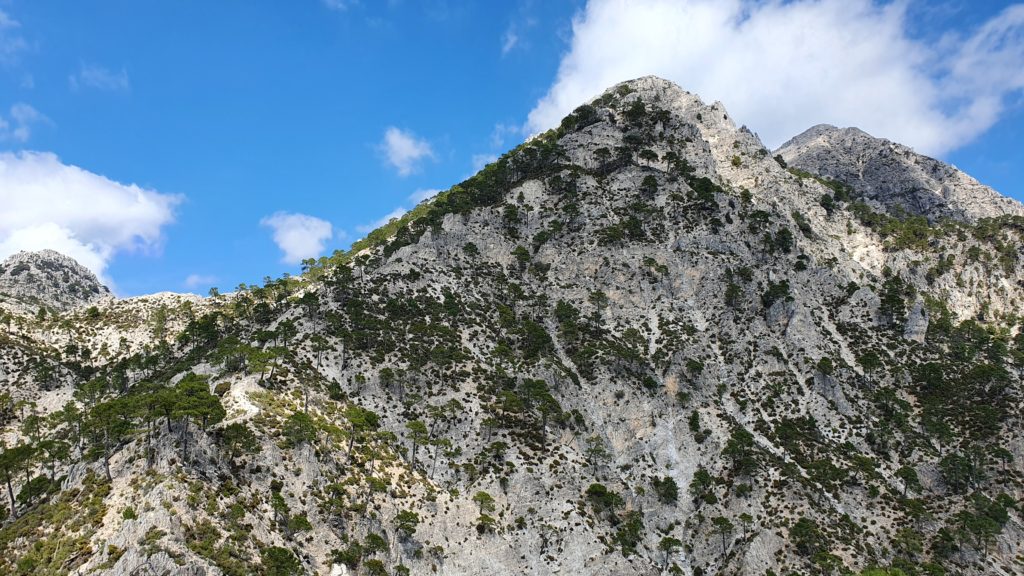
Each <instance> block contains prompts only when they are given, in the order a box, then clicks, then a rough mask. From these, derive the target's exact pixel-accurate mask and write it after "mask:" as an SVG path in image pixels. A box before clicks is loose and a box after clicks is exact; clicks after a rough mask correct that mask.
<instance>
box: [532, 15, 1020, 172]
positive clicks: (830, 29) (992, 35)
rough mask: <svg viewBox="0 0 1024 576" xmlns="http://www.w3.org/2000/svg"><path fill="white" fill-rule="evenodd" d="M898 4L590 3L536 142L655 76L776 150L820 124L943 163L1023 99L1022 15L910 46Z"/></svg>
mask: <svg viewBox="0 0 1024 576" xmlns="http://www.w3.org/2000/svg"><path fill="white" fill-rule="evenodd" d="M906 6H907V3H906V2H889V3H881V4H876V3H873V2H871V0H792V1H789V2H782V1H779V0H771V1H767V2H762V1H755V0H722V1H719V0H675V1H673V0H590V1H589V2H588V4H587V6H586V7H585V8H584V9H583V10H582V11H581V12H580V13H579V14H578V15H577V16H576V18H575V19H574V21H573V37H572V43H571V47H570V50H569V52H568V53H567V54H566V55H565V56H564V58H563V59H562V62H561V64H560V66H559V71H558V75H557V78H556V80H555V82H554V85H553V86H552V87H551V88H550V90H549V92H548V93H547V95H545V96H544V97H543V98H542V99H541V100H540V101H539V102H538V103H537V105H536V107H535V108H534V109H533V110H532V111H531V112H530V115H529V119H528V121H527V128H528V129H529V130H530V131H533V132H539V131H542V130H545V129H547V128H550V127H552V126H555V125H557V124H558V122H559V121H560V120H561V118H562V117H563V116H564V115H565V114H567V113H568V112H570V111H571V110H572V109H573V108H574V107H576V106H578V105H579V104H581V103H582V102H584V101H586V100H588V99H590V98H592V97H594V96H596V95H597V94H599V93H600V92H601V91H602V90H603V89H605V88H607V87H609V86H611V85H613V84H615V83H617V82H620V81H622V80H627V79H630V78H636V77H639V76H644V75H647V74H656V75H659V76H662V77H665V78H667V79H669V80H672V81H674V82H676V83H678V84H679V85H681V86H682V87H683V88H684V89H686V90H690V91H693V92H696V93H697V94H699V95H700V96H701V97H702V98H703V99H705V100H706V101H714V100H721V101H722V102H723V103H724V104H725V105H726V107H727V109H728V110H729V112H730V114H731V115H732V116H733V117H734V118H737V119H738V120H739V121H740V122H742V123H746V124H748V125H749V126H750V127H751V128H752V129H753V130H755V131H757V132H758V133H759V134H760V135H761V136H762V139H763V140H764V141H765V143H766V144H767V145H769V146H771V147H775V146H778V145H779V144H781V143H782V142H783V141H785V140H786V139H787V138H789V137H791V136H794V135H796V134H798V133H799V132H801V131H803V130H804V129H806V128H808V127H810V126H812V125H814V124H818V123H823V122H824V123H830V124H836V125H839V126H858V127H860V128H862V129H864V130H866V131H867V132H870V133H872V134H874V135H876V136H882V137H886V138H890V139H893V140H896V141H899V142H902V143H905V144H908V145H911V146H914V147H916V148H917V149H919V150H921V151H922V152H925V153H930V154H942V153H944V152H947V151H949V150H952V149H954V148H956V147H957V146H960V145H963V144H965V143H967V142H969V141H970V140H972V139H973V138H975V137H977V136H978V135H979V134H981V133H983V132H984V131H985V130H987V129H988V128H989V127H991V126H992V124H993V123H994V122H996V120H997V119H998V118H999V116H1000V114H1001V113H1002V112H1003V110H1004V101H1005V100H1006V99H1007V97H1009V96H1012V95H1013V94H1015V93H1018V92H1019V91H1020V90H1021V89H1022V88H1024V66H1022V65H1021V63H1022V62H1024V5H1021V4H1017V5H1013V6H1010V7H1008V8H1006V9H1005V10H1004V11H1003V12H1001V13H1000V14H998V15H997V16H995V17H994V18H993V19H992V20H990V21H989V22H988V23H986V24H985V25H983V26H982V27H981V28H979V29H977V30H976V31H974V32H973V33H972V34H970V35H967V36H955V35H951V34H947V35H945V37H944V38H943V39H942V40H941V41H939V42H937V43H934V44H929V43H926V42H925V41H922V40H918V39H915V38H912V37H911V36H910V35H909V33H908V31H907V26H906V13H905V9H906Z"/></svg>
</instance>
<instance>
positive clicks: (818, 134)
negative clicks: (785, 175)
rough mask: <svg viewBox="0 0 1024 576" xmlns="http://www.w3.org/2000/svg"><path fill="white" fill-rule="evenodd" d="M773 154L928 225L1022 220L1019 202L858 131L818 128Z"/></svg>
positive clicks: (953, 169)
mask: <svg viewBox="0 0 1024 576" xmlns="http://www.w3.org/2000/svg"><path fill="white" fill-rule="evenodd" d="M775 154H778V155H781V156H782V158H783V160H785V161H786V163H787V164H788V165H789V166H791V167H793V168H798V169H800V170H804V171H807V172H810V173H811V174H814V175H817V176H821V177H824V178H828V179H831V180H836V181H839V182H842V183H844V184H847V185H849V186H850V187H852V188H853V190H854V191H855V193H856V194H857V195H859V196H862V197H863V198H865V199H867V200H870V201H872V202H875V203H877V204H878V205H881V206H883V207H885V208H886V209H887V210H889V211H890V212H891V211H893V210H894V209H900V210H903V211H904V212H906V213H909V214H912V215H920V216H925V217H927V218H928V219H929V220H930V221H933V222H934V221H936V220H938V219H941V218H953V219H957V220H965V221H968V222H974V221H977V220H978V219H981V218H992V217H996V216H1003V215H1016V216H1022V215H1024V205H1021V203H1020V202H1018V201H1016V200H1013V199H1011V198H1007V197H1006V196H1002V195H1000V194H999V193H998V192H996V191H995V190H992V189H991V188H989V187H988V186H985V185H983V184H981V183H980V182H978V181H977V180H975V179H974V178H972V177H970V176H968V175H967V174H965V173H963V172H961V171H960V170H958V169H957V168H956V167H955V166H951V165H949V164H946V163H943V162H941V161H939V160H936V159H934V158H929V157H928V156H924V155H922V154H918V153H916V152H914V150H913V149H911V148H909V147H907V146H904V145H902V144H897V143H895V142H890V141H888V140H884V139H881V138H874V137H872V136H871V135H869V134H867V133H866V132H864V131H862V130H859V129H857V128H836V127H835V126H829V125H827V124H819V125H818V126H814V127H813V128H810V129H808V130H807V131H805V132H803V133H802V134H800V135H799V136H796V137H795V138H793V139H792V140H790V141H788V142H786V143H785V144H783V145H782V146H781V147H780V148H779V149H778V150H776V151H775Z"/></svg>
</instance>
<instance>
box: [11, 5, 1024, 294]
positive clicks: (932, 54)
mask: <svg viewBox="0 0 1024 576" xmlns="http://www.w3.org/2000/svg"><path fill="white" fill-rule="evenodd" d="M851 6H852V8H851ZM1017 8H1018V7H1016V6H1013V5H1012V3H1009V2H941V3H921V2H909V3H900V4H896V5H893V4H879V3H872V2H870V1H868V0H858V1H844V2H839V1H838V0H825V1H824V2H810V1H807V0H797V1H793V2H785V3H779V2H744V1H742V0H734V1H731V2H730V1H726V2H710V0H679V1H675V2H673V1H669V0H635V1H633V2H625V1H624V0H590V1H589V2H587V1H584V0H579V1H571V0H565V1H547V2H540V1H533V2H531V1H520V2H501V3H499V2H474V3H471V2H454V1H439V0H435V1H430V0H423V1H415V2H414V1H412V0H393V1H391V2H370V1H369V0H362V1H360V2H355V1H346V2H342V1H340V0H330V1H328V0H294V1H290V2H278V1H272V0H263V1H251V2H242V1H227V0H226V1H217V2H209V1H199V0H187V1H175V2H171V1H163V2H160V1H155V0H152V1H144V2H140V1H138V0H109V1H105V2H66V1H56V0H32V1H28V0H0V154H3V156H0V164H5V165H6V169H5V170H0V202H3V203H6V204H7V205H8V207H12V206H13V207H14V208H10V209H9V210H6V211H7V212H8V215H7V216H4V215H3V213H2V212H4V211H5V209H4V208H3V206H0V252H3V251H4V250H5V249H6V250H7V251H8V252H9V251H11V250H14V249H15V248H42V247H54V248H58V249H64V250H65V251H67V252H71V253H72V255H73V256H76V257H78V258H79V259H80V260H83V261H84V263H86V264H87V265H89V266H90V267H92V268H93V269H95V270H97V271H98V272H100V273H101V274H102V276H103V277H104V278H105V279H107V280H109V281H112V282H113V283H114V285H115V288H116V290H117V291H118V293H120V294H122V295H133V294H141V293H148V292H154V291H160V290H175V291H182V290H192V291H196V292H200V293H205V291H206V289H207V288H208V287H209V286H219V287H220V288H221V289H222V290H227V289H231V288H232V287H234V286H235V285H237V284H238V283H239V282H246V283H258V282H260V281H261V279H262V278H263V277H264V276H266V275H271V276H277V275H280V273H282V272H285V271H291V272H295V271H297V270H298V266H297V264H295V262H296V261H297V260H298V259H299V258H300V257H305V256H312V255H316V254H328V253H330V252H331V251H333V250H334V249H344V248H346V247H347V246H348V244H349V243H350V242H351V241H352V240H355V239H356V238H359V237H360V236H362V234H363V233H364V231H365V230H366V229H367V228H366V227H367V226H370V225H372V224H373V223H374V222H376V221H379V220H380V219H381V218H383V217H385V216H386V215H388V214H393V213H397V212H396V211H397V210H400V209H401V208H405V209H408V208H411V207H412V206H413V205H414V204H415V200H412V199H410V197H412V196H414V195H417V194H418V195H419V196H422V195H424V194H425V192H423V191H429V190H436V189H444V188H447V187H449V186H450V185H452V184H454V183H457V182H458V181H460V180H462V179H463V178H465V177H466V176H468V175H469V174H471V173H472V172H474V171H475V170H476V169H477V168H478V167H479V166H480V165H481V163H482V162H485V161H486V160H487V159H488V158H491V157H493V156H494V155H497V154H500V153H501V152H503V151H505V150H506V149H508V148H510V147H512V146H514V145H515V144H517V143H518V142H519V141H520V140H522V139H523V138H524V137H525V135H527V134H529V133H530V132H533V131H536V130H540V129H543V128H545V127H548V126H550V125H551V124H552V123H553V122H555V121H556V119H557V118H559V117H560V116H561V115H562V114H564V113H565V112H566V111H568V110H571V108H572V107H574V106H575V105H577V104H579V103H581V101H582V100H584V99H586V98H587V97H590V96H593V95H595V94H596V93H598V92H599V91H600V90H601V89H602V88H603V87H606V86H607V85H609V84H611V83H614V82H617V81H620V80H624V79H628V78H631V77H636V76H640V75H643V74H647V73H656V74H660V75H663V76H666V77H668V78H670V79H672V80H674V81H676V82H678V83H680V84H681V85H683V86H684V88H688V89H690V90H692V91H695V92H697V93H699V94H701V95H702V96H703V97H705V99H706V100H722V101H723V102H724V103H725V104H726V106H727V107H728V108H729V110H730V111H731V113H732V115H733V116H734V117H737V118H739V121H740V122H743V123H745V124H747V125H748V126H750V127H751V128H752V129H753V130H754V131H755V132H758V133H759V134H760V135H761V136H762V138H763V139H764V140H765V141H766V143H767V144H768V145H769V146H776V145H778V144H780V143H781V140H783V139H784V137H787V136H792V135H795V134H796V133H798V132H799V131H800V130H801V129H802V128H805V127H809V126H811V125H813V124H816V123H819V122H830V123H834V124H840V125H858V126H861V127H863V128H865V129H867V130H868V131H869V132H872V133H875V134H876V135H879V136H886V137H890V138H893V139H897V140H900V141H903V142H905V143H908V144H910V145H913V146H915V147H916V148H918V149H920V150H923V151H927V152H930V153H933V154H936V155H938V156H940V157H942V158H944V159H948V160H950V161H952V162H954V163H956V164H957V165H958V166H960V167H961V168H963V169H965V170H966V171H968V172H969V173H971V174H972V175H974V176H975V177H977V178H979V179H980V180H981V181H982V182H984V183H987V184H990V185H992V186H993V187H995V188H996V189H998V190H1001V191H1002V192H1004V193H1006V194H1009V195H1012V196H1015V197H1017V198H1021V197H1022V194H1024V192H1022V188H1021V186H1020V182H1021V175H1022V168H1021V167H1022V166H1024V145H1022V144H1024V138H1022V136H1021V134H1024V106H1022V103H1021V86H1022V85H1024V78H1021V77H1020V75H1021V71H1020V70H1021V69H1024V59H1022V54H1024V51H1022V50H1021V45H1022V44H1024V41H1022V40H1021V38H1022V36H1024V35H1022V34H1021V30H1022V29H1024V9H1022V10H1019V11H1018V10H1016V9H1017ZM574 19H575V21H574ZM787 27H788V28H787ZM830 27H836V28H837V29H839V27H841V28H842V30H844V32H843V34H840V35H837V34H835V33H834V32H835V31H834V30H830V29H829V28H830ZM809 30H814V31H816V32H815V33H813V34H812V33H810V32H808V31H809ZM837 36H838V37H840V39H839V40H837V39H836V38H837ZM867 39H871V43H872V45H875V44H877V46H874V47H870V46H868V45H867V43H866V40H867ZM765 46H770V47H771V49H770V50H766V48H765ZM808 46H809V47H810V51H806V50H808V48H807V47H808ZM851 51H852V52H854V53H856V54H860V53H863V54H862V57H853V58H851V57H850V54H851ZM766 52H769V53H766ZM768 56H771V57H772V59H770V60H767V61H766V60H765V58H766V57H768ZM830 59H831V60H830ZM773 61H774V63H773ZM779 61H785V62H779ZM892 61H895V63H893V62H892ZM783 63H785V66H783ZM1014 68H1016V69H1014ZM801 69H804V70H806V71H807V72H806V73H800V72H799V71H800V70H801ZM836 69H838V72H837V73H836V74H834V76H836V78H830V79H826V80H822V75H821V74H819V75H817V76H815V74H814V72H815V71H816V70H825V71H830V73H829V74H828V76H829V77H831V76H832V75H833V74H831V71H832V70H836ZM794 71H796V72H794ZM762 75H763V76H762ZM830 82H831V83H832V84H830ZM840 89H841V90H842V91H843V92H844V93H847V94H848V95H849V96H850V97H848V98H845V97H844V98H831V100H833V102H831V103H822V101H825V100H830V99H829V98H826V97H824V96H823V95H824V94H835V93H837V92H838V91H840ZM878 94H882V95H884V98H880V97H878V96H877V95H878ZM782 95H785V97H786V98H787V99H788V100H792V105H791V106H790V107H788V108H786V107H780V106H779V105H778V98H780V97H782ZM793 95H795V96H793ZM839 100H843V102H837V101H839ZM847 100H848V101H849V102H846V101H847ZM798 127H799V128H798ZM963 142H968V143H967V144H966V145H963V144H962V143H963ZM132 185H135V186H134V187H133V186H132ZM4 188H6V190H4ZM190 278H191V281H189V279H190Z"/></svg>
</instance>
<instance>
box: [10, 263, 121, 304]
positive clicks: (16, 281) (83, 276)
mask: <svg viewBox="0 0 1024 576" xmlns="http://www.w3.org/2000/svg"><path fill="white" fill-rule="evenodd" d="M112 298H113V295H112V294H111V293H110V289H109V288H107V287H106V286H104V285H103V284H102V283H100V281H99V279H97V278H96V275H95V274H93V273H92V272H91V271H90V270H89V269H88V268H86V267H84V266H82V265H81V264H79V263H78V262H76V261H75V260H74V259H73V258H69V257H67V256H65V255H63V254H61V253H60V252H56V251H54V250H40V251H38V252H18V253H17V254H13V255H11V256H9V257H8V258H7V259H6V260H4V261H3V262H0V299H2V300H0V301H3V302H7V303H8V304H9V305H11V306H17V307H20V308H22V309H29V310H35V309H38V308H40V307H43V308H49V309H52V310H56V311H59V312H66V311H68V310H71V309H73V308H77V307H80V306H87V305H92V304H98V303H100V302H104V301H108V300H110V299H112Z"/></svg>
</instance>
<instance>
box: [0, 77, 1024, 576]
mask: <svg viewBox="0 0 1024 576" xmlns="http://www.w3.org/2000/svg"><path fill="white" fill-rule="evenodd" d="M832 132H833V131H832V130H831V129H822V128H819V129H817V130H816V131H815V132H814V133H813V134H809V135H808V134H805V136H804V137H802V138H798V139H796V140H795V143H794V142H791V143H790V144H789V145H788V147H786V148H784V149H783V151H782V153H781V156H782V162H780V161H778V160H777V159H776V158H774V157H773V156H774V155H773V154H772V153H771V152H770V151H769V150H767V149H766V148H765V147H764V145H763V144H762V143H761V142H760V141H759V140H758V139H757V137H756V136H755V135H754V134H753V133H752V132H751V131H750V130H747V129H746V128H743V127H737V125H736V124H735V123H734V121H733V119H732V118H731V117H730V115H729V114H728V112H727V111H726V110H725V109H724V107H723V106H722V105H721V104H719V103H712V104H707V103H704V102H702V101H701V100H700V99H699V98H698V97H697V96H696V95H693V94H690V93H688V92H686V91H684V90H682V89H681V88H679V87H678V86H675V85H673V84H671V83H670V82H667V81H665V80H662V79H658V78H653V77H647V78H641V79H637V80H633V81H630V82H624V83H621V84H618V85H616V86H613V87H611V88H610V89H609V90H607V91H606V92H604V93H603V94H601V95H600V96H598V97H597V98H595V99H594V100H592V101H591V102H589V103H586V104H583V105H581V106H580V107H579V108H577V109H576V110H575V111H573V112H572V113H571V114H570V115H569V116H567V117H566V118H565V119H564V120H563V121H562V122H561V124H560V126H559V127H558V128H556V129H554V130H551V131H549V132H546V133H544V134H540V135H538V136H536V137H534V138H531V139H530V140H528V141H527V142H525V143H523V144H522V145H520V146H518V147H517V148H515V149H514V150H511V151H509V152H508V153H507V154H505V155H504V156H502V157H501V158H500V159H499V160H498V161H496V162H494V163H492V164H490V165H488V166H487V167H485V168H484V169H483V170H481V171H480V172H479V173H478V174H476V175H475V176H473V177H471V178H469V179H467V180H466V181H464V182H461V183H459V184H458V185H455V186H452V187H451V188H450V189H449V190H446V191H444V192H441V193H439V194H438V195H437V196H435V197H434V198H432V199H430V200H428V201H425V202H423V203H421V204H420V205H419V206H417V207H416V208H415V209H414V210H412V211H410V212H409V213H408V214H406V215H404V216H403V217H402V218H400V219H397V220H394V221H392V222H389V223H388V224H387V225H386V226H384V227H382V228H380V229H378V230H376V231H374V232H372V233H371V234H369V235H368V236H367V237H366V238H365V239H363V240H360V241H359V242H357V243H355V245H354V246H353V247H352V250H351V251H350V252H348V253H344V254H337V255H335V256H334V257H331V258H324V259H322V260H321V261H320V262H318V263H317V264H316V265H314V266H311V267H310V268H309V270H308V271H307V272H306V273H305V274H304V277H302V278H293V277H283V278H280V279H276V280H273V279H270V280H268V281H267V282H266V283H265V285H263V286H253V287H250V288H249V289H247V290H240V291H238V292H236V293H232V294H229V295H221V296H215V297H211V298H208V299H198V298H193V299H178V300H175V299H173V298H171V297H170V296H167V295H164V296H163V297H161V298H159V299H157V298H155V297H150V298H139V299H130V300H117V301H112V302H108V303H101V304H100V305H98V306H97V309H96V310H89V311H83V310H80V309H73V310H71V311H69V312H67V313H64V314H61V315H59V316H52V315H50V316H47V317H46V318H35V317H26V316H18V317H16V318H14V320H15V321H14V322H10V320H11V318H10V317H7V319H8V322H7V324H8V326H9V329H8V333H7V334H4V335H3V336H2V338H3V339H2V340H0V341H2V342H3V344H4V345H3V346H0V367H2V368H3V369H2V370H0V391H3V392H5V393H6V394H7V398H6V399H3V398H2V397H0V399H2V400H3V401H2V402H0V417H2V418H0V425H3V426H5V429H4V438H5V439H6V440H7V443H6V444H5V448H4V449H3V451H2V452H0V480H3V481H5V483H6V484H7V486H8V488H9V489H8V491H7V492H8V500H9V505H8V506H6V507H4V508H2V510H3V512H0V514H4V515H5V516H2V517H0V519H2V521H3V522H4V526H3V528H2V529H0V573H4V574H19V575H20V574H24V575H29V574H67V573H81V574H84V573H97V574H114V575H129V574H173V575H178V574H181V575H190V576H191V575H197V574H210V575H216V574H228V575H243V574H268V575H270V574H273V575H278V574H287V575H293V574H294V575H298V574H332V575H339V574H348V575H364V574H367V575H381V574H394V575H399V574H435V573H436V574H460V575H477V576H484V575H487V576H490V575H496V574H497V575H505V574H507V575H513V574H543V575H547V574H580V575H608V576H610V575H613V574H614V575H655V574H685V575H694V576H695V575H700V574H742V575H748V574H749V575H758V576H761V575H765V574H792V573H798V574H810V573H814V574H855V573H858V572H861V571H868V570H869V569H872V568H875V567H882V568H884V569H885V570H886V571H884V572H882V573H884V574H892V575H896V574H915V575H924V574H970V575H980V574H1013V573H1019V572H1020V571H1021V569H1022V567H1024V565H1022V563H1021V562H1022V561H1021V558H1022V557H1024V544H1022V543H1024V524H1022V522H1021V510H1022V509H1024V502H1022V501H1021V496H1022V494H1024V440H1022V432H1021V425H1022V424H1021V413H1020V406H1021V403H1022V400H1024V394H1022V384H1021V370H1022V367H1024V336H1022V335H1021V318H1020V310H1021V309H1022V306H1024V271H1022V266H1021V265H1020V258H1021V256H1022V254H1024V218H1021V217H1020V216H1017V215H1015V214H1017V212H1015V210H1016V209H1015V208H1013V206H1015V205H1014V204H1012V202H1011V201H1008V200H998V199H995V200H993V199H992V198H990V197H989V196H991V194H994V193H991V191H987V192H985V194H987V195H989V196H986V195H980V196H977V197H976V198H974V199H972V196H971V195H972V194H974V193H973V192H972V190H975V188H970V187H969V188H961V187H959V182H961V179H960V178H959V177H958V176H956V174H957V173H956V172H953V171H952V170H953V169H952V168H948V169H943V168H941V167H939V168H936V169H934V170H933V169H928V170H923V169H921V168H920V166H916V164H915V160H914V159H909V160H908V159H907V158H904V157H901V158H902V159H900V160H898V161H892V162H889V161H888V160H885V158H886V157H884V156H882V157H881V160H878V161H877V162H879V163H880V164H878V165H879V166H881V167H880V168H877V169H872V170H867V169H865V171H864V175H863V178H861V176H860V173H859V172H858V173H852V172H850V171H849V170H847V169H840V167H842V166H845V165H846V163H848V162H850V161H851V160H850V158H854V159H855V160H856V159H857V158H866V159H867V160H866V162H867V165H868V166H875V165H876V164H873V163H872V162H875V160H871V158H873V157H874V156H872V155H871V154H875V152H871V153H868V151H871V150H875V149H876V148H877V147H878V146H880V145H879V144H878V142H879V141H875V140H873V139H868V137H866V136H863V137H862V136H861V135H857V134H852V135H850V136H849V138H852V139H853V140H854V141H855V142H856V144H855V145H854V144H851V145H850V146H846V145H845V144H843V140H842V138H838V137H835V138H833V137H832V136H830V134H831V133H832ZM837 138H838V139H837ZM854 149H856V150H861V152H856V151H854V152H851V150H854ZM801 150H804V151H807V156H806V158H804V153H803V152H800V151H801ZM862 152H863V154H862ZM876 152H877V151H876ZM829 154H832V156H829ZM858 154H861V155H860V156H858ZM878 154H881V153H880V152H879V153H878ZM787 157H788V160H787V159H786V158H787ZM830 158H832V159H830ZM805 160H806V161H805ZM812 160H813V161H812ZM883 160H884V161H883ZM921 161H922V162H923V160H921ZM790 162H792V164H790ZM886 162H889V163H886ZM830 167H831V168H830ZM832 168H835V169H834V170H832ZM922 170H923V171H922ZM886 174H889V176H886ZM922 174H923V175H922ZM943 175H945V176H943ZM925 176H927V177H928V178H933V179H934V181H936V182H938V181H942V182H945V183H946V185H948V186H949V187H950V190H948V191H946V192H943V193H942V197H943V198H944V199H945V200H944V204H942V205H941V209H940V208H937V206H939V204H938V203H927V202H925V201H924V200H921V201H917V200H915V201H910V199H909V198H910V196H907V195H906V194H903V192H902V191H905V190H906V183H913V182H918V181H922V182H926V183H927V182H930V181H924V180H920V179H921V178H924V177H925ZM890 181H891V182H896V183H897V184H891V183H889V182H890ZM968 183H969V182H968ZM915 185H916V184H915ZM986 190H987V189H986ZM897 192H898V193H897ZM914 194H917V192H915V193H914ZM979 194H980V193H979ZM979 198H980V199H979ZM950 199H956V201H955V202H953V200H950ZM996 200H998V201H996ZM989 205H1005V206H1007V207H1008V208H1006V209H1005V210H1004V211H1003V212H998V211H997V210H996V209H994V208H979V206H989ZM985 210H990V211H989V212H985ZM4 406H6V407H7V408H4ZM14 406H24V407H25V409H24V410H15V409H14ZM889 569H891V570H892V571H888V570H889ZM867 573H869V574H879V572H878V571H871V572H867Z"/></svg>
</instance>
